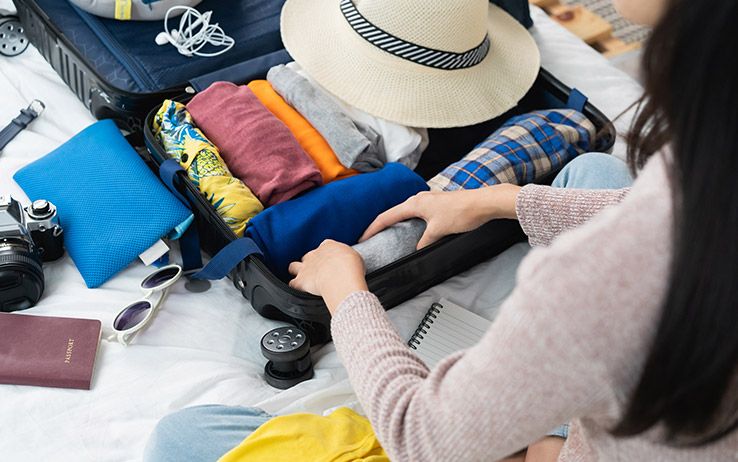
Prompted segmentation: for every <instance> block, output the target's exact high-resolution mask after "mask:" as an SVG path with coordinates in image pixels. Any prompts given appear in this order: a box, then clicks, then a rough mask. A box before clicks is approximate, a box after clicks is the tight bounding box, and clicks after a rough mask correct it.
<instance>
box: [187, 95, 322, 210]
mask: <svg viewBox="0 0 738 462" xmlns="http://www.w3.org/2000/svg"><path fill="white" fill-rule="evenodd" d="M187 110H188V111H189V112H190V114H191V115H192V118H193V120H194V121H195V123H196V124H197V126H198V127H199V128H200V129H201V130H202V131H203V132H204V133H205V134H206V135H207V137H208V138H209V139H210V140H212V141H213V143H215V145H216V146H218V148H219V149H220V154H221V156H222V158H223V160H225V162H226V164H227V165H228V167H229V169H230V170H231V172H233V174H234V176H236V177H238V178H239V179H241V180H242V181H243V182H244V183H245V184H246V185H248V186H249V188H251V190H252V191H253V192H254V194H256V197H258V198H259V200H260V201H261V203H262V204H264V205H265V206H267V207H269V206H272V205H275V204H279V203H281V202H284V201H287V200H289V199H291V198H293V197H295V196H297V195H298V194H300V193H302V192H304V191H307V190H309V189H312V188H313V187H316V186H320V185H321V184H322V183H323V179H322V176H321V173H320V171H319V170H318V167H317V166H316V165H315V163H314V162H313V161H312V159H311V158H310V157H309V156H308V155H307V153H305V151H304V150H303V149H302V147H301V146H300V144H299V143H298V142H297V140H296V139H295V137H294V136H293V135H292V133H291V132H290V130H289V128H287V126H285V125H284V124H283V123H282V122H281V121H280V120H279V119H277V118H276V117H274V115H273V114H272V113H271V112H269V110H268V109H267V108H266V107H265V106H264V105H263V104H262V103H261V102H260V101H259V98H257V97H256V95H254V93H253V92H252V91H251V89H249V88H248V87H238V86H236V85H234V84H232V83H229V82H216V83H214V84H212V85H211V86H210V87H208V88H207V89H206V90H205V91H203V92H201V93H198V94H197V95H196V96H195V97H194V98H192V100H191V101H190V102H189V103H188V104H187Z"/></svg>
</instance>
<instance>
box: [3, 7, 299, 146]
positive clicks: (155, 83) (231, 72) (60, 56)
mask: <svg viewBox="0 0 738 462" xmlns="http://www.w3.org/2000/svg"><path fill="white" fill-rule="evenodd" d="M13 3H15V6H16V8H17V10H18V16H19V17H20V19H21V22H22V23H23V25H24V26H25V31H26V34H27V35H28V38H29V40H30V41H31V43H32V44H33V45H35V46H36V48H38V50H39V52H40V53H41V54H42V55H43V56H44V58H45V59H46V60H47V61H48V62H49V63H50V64H51V65H52V67H53V68H54V70H56V72H57V73H58V74H59V75H60V76H61V77H62V79H63V80H64V82H65V83H66V84H67V85H68V86H69V88H71V89H72V91H74V93H75V94H76V95H77V97H78V98H79V99H80V101H82V102H83V103H84V104H85V106H86V107H87V108H88V109H89V110H90V112H91V113H92V115H94V116H95V117H96V118H98V119H114V120H115V121H116V123H117V124H118V126H119V127H121V128H124V129H127V130H129V131H134V132H136V131H137V132H139V133H140V131H141V128H142V126H143V118H144V117H145V116H146V114H147V113H148V111H149V110H150V109H151V108H152V107H153V106H155V105H157V104H159V103H160V102H161V101H162V100H163V99H165V98H171V97H174V96H176V95H180V94H182V93H184V92H185V91H191V92H195V91H199V90H201V89H203V88H206V87H207V86H208V85H210V83H212V82H215V81H217V80H233V81H246V80H250V79H253V78H255V77H256V76H260V75H263V74H265V73H266V71H267V70H268V69H269V68H270V67H272V66H274V65H277V64H282V63H285V62H288V61H291V58H290V57H289V54H287V52H286V51H285V50H284V47H283V45H282V39H281V37H280V34H279V15H280V12H281V10H282V5H283V4H284V0H205V1H204V2H202V3H201V4H200V5H199V6H198V8H200V10H201V11H206V10H212V11H213V18H214V20H216V21H217V22H218V23H219V24H220V26H221V27H223V29H224V30H225V31H227V32H228V33H229V34H231V35H232V36H233V37H234V38H235V39H236V44H235V45H234V47H233V48H232V49H231V50H229V51H228V52H227V53H225V54H223V55H221V56H216V57H212V58H203V57H196V56H194V57H186V56H183V55H181V54H180V53H179V52H178V51H177V50H176V49H175V48H174V47H172V46H170V45H166V46H160V45H157V44H156V43H155V42H154V38H155V37H156V35H157V34H158V33H159V32H161V31H162V30H163V21H116V20H114V19H105V18H100V17H97V16H93V15H91V14H89V13H87V12H85V11H82V10H81V9H79V8H77V7H76V6H74V5H72V4H71V3H70V2H68V1H67V0H13ZM178 19H179V18H174V19H173V20H172V22H173V23H175V22H176V23H178Z"/></svg>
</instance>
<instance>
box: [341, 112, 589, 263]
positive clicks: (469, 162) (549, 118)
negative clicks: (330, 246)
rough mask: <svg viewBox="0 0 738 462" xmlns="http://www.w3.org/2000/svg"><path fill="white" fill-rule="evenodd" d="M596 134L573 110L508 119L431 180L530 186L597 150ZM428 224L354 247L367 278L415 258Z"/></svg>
mask: <svg viewBox="0 0 738 462" xmlns="http://www.w3.org/2000/svg"><path fill="white" fill-rule="evenodd" d="M595 137H596V130H595V127H594V125H593V124H592V122H590V120H589V119H587V117H586V116H585V115H584V114H582V113H580V112H578V111H575V110H573V109H553V110H544V111H535V112H531V113H527V114H523V115H520V116H516V117H513V118H511V119H510V120H508V121H507V122H506V123H505V124H503V125H502V126H501V127H500V128H499V129H498V130H496V131H495V132H494V133H493V134H492V135H490V136H489V137H488V138H487V139H486V140H484V141H483V142H482V143H480V144H479V145H477V147H475V148H474V149H473V150H472V151H471V152H470V153H468V154H467V155H466V156H464V157H463V158H462V159H461V160H459V161H458V162H454V163H453V164H451V165H450V166H448V167H447V168H445V169H444V170H443V171H442V172H441V173H439V174H438V175H436V176H435V177H433V178H432V179H431V180H430V181H428V185H429V186H430V188H431V190H438V191H456V190H460V189H477V188H481V187H485V186H491V185H495V184H500V183H512V184H517V185H521V186H522V185H525V184H528V183H534V182H536V181H540V180H542V179H543V178H545V177H546V176H548V175H550V174H552V173H555V172H557V171H559V170H561V168H563V167H564V165H565V164H566V163H567V162H569V161H570V160H572V159H573V158H574V157H576V156H578V155H579V154H582V153H584V152H588V151H590V150H591V149H592V147H593V146H594V142H595ZM425 225H426V224H425V222H424V221H423V220H418V219H414V220H408V221H404V222H401V223H398V224H396V225H394V226H391V227H389V228H387V229H386V230H384V231H382V232H380V233H378V234H376V235H375V236H373V237H372V238H370V239H368V240H366V241H364V242H361V243H359V244H357V245H355V246H354V249H355V250H356V251H357V252H358V253H359V254H360V255H361V256H362V258H363V259H364V266H365V268H366V271H367V273H370V272H372V271H374V270H376V269H379V268H381V267H383V266H386V265H388V264H390V263H392V262H394V261H397V260H399V259H400V258H402V257H404V256H406V255H409V254H411V253H413V252H414V251H415V250H416V248H417V245H418V242H420V238H421V237H422V235H423V232H424V231H425Z"/></svg>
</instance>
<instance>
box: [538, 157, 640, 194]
mask: <svg viewBox="0 0 738 462" xmlns="http://www.w3.org/2000/svg"><path fill="white" fill-rule="evenodd" d="M632 184H633V177H632V176H631V174H630V170H629V169H628V166H627V165H626V164H625V162H623V161H622V160H620V159H618V158H617V157H613V156H611V155H609V154H602V153H599V152H590V153H587V154H582V155H581V156H579V157H577V158H575V159H574V160H572V161H571V162H569V163H568V164H566V166H565V167H564V168H563V169H561V172H559V174H558V175H556V178H554V180H553V182H552V183H551V186H553V187H554V188H571V189H621V188H627V187H629V186H630V185H632Z"/></svg>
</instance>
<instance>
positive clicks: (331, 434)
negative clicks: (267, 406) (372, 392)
mask: <svg viewBox="0 0 738 462" xmlns="http://www.w3.org/2000/svg"><path fill="white" fill-rule="evenodd" d="M297 460H299V461H301V462H310V461H316V462H317V461H320V462H349V461H363V462H389V458H388V457H387V454H386V453H385V452H384V449H382V446H380V445H379V441H377V437H376V436H375V435H374V430H373V429H372V426H371V424H370V423H369V421H368V420H367V419H366V417H362V416H360V415H359V414H357V413H355V412H354V411H352V410H351V409H349V408H346V407H342V408H339V409H338V410H336V411H335V412H333V413H332V414H330V415H329V416H326V417H324V416H320V415H316V414H289V415H285V416H280V417H275V418H273V419H271V420H269V421H268V422H266V423H264V424H262V425H261V426H260V427H259V428H258V429H257V430H256V431H255V432H254V433H252V434H251V435H249V436H248V437H247V438H246V439H245V440H243V442H242V443H241V444H239V445H238V446H236V447H235V448H234V449H232V450H231V451H229V452H228V453H227V454H226V455H224V456H223V457H221V458H220V459H219V461H218V462H247V461H248V462H294V461H297Z"/></svg>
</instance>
